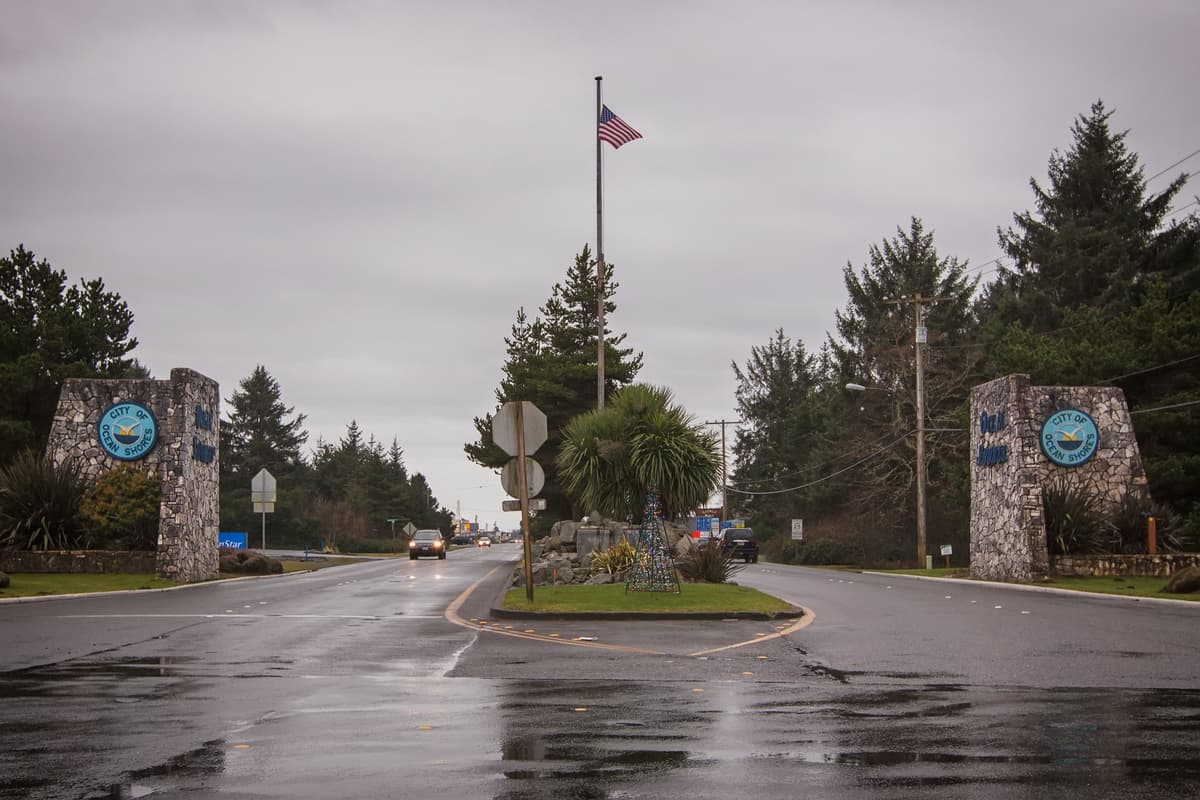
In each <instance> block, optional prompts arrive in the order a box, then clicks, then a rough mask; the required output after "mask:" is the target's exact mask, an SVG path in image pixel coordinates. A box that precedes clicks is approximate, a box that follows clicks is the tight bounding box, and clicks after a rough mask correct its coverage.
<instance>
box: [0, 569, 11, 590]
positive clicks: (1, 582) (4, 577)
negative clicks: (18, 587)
mask: <svg viewBox="0 0 1200 800" xmlns="http://www.w3.org/2000/svg"><path fill="white" fill-rule="evenodd" d="M8 584H9V579H8V574H7V573H4V572H0V589H7V588H8Z"/></svg>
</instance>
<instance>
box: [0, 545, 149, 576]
mask: <svg viewBox="0 0 1200 800" xmlns="http://www.w3.org/2000/svg"><path fill="white" fill-rule="evenodd" d="M154 556H155V554H154V553H151V552H142V551H137V550H0V572H32V573H60V574H61V573H68V574H76V575H82V574H87V575H99V574H104V573H110V572H111V573H135V574H136V573H143V572H154V569H155V561H154Z"/></svg>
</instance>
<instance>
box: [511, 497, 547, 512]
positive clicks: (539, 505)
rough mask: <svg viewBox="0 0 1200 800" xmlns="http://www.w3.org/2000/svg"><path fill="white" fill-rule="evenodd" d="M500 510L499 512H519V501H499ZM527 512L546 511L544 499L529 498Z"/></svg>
mask: <svg viewBox="0 0 1200 800" xmlns="http://www.w3.org/2000/svg"><path fill="white" fill-rule="evenodd" d="M500 510H501V511H520V510H521V501H520V500H501V501H500ZM529 510H530V511H545V510H546V498H544V497H531V498H529Z"/></svg>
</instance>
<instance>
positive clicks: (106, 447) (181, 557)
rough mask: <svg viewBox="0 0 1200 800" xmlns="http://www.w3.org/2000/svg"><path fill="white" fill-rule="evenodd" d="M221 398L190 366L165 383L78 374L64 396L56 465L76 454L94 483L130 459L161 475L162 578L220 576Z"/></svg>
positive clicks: (50, 449)
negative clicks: (95, 377)
mask: <svg viewBox="0 0 1200 800" xmlns="http://www.w3.org/2000/svg"><path fill="white" fill-rule="evenodd" d="M220 401H221V396H220V392H219V389H218V386H217V382H216V381H214V380H212V379H211V378H206V377H205V376H203V375H201V374H200V373H198V372H195V371H193V370H190V369H173V370H171V378H170V380H165V381H158V380H134V379H129V380H125V379H120V380H102V379H71V380H67V381H66V382H65V383H64V384H63V388H62V392H61V393H60V394H59V399H58V409H57V410H56V411H55V414H54V421H53V423H52V425H51V428H50V440H49V443H48V444H47V447H46V453H47V455H48V456H49V457H50V458H51V459H52V460H53V461H54V463H56V464H62V463H63V462H65V461H66V460H67V459H74V460H75V461H76V462H77V463H78V464H79V465H80V468H81V471H82V474H83V476H84V478H85V479H86V480H88V481H89V482H92V481H95V480H96V479H97V478H99V477H100V476H101V475H102V474H104V473H105V472H107V471H109V470H110V469H112V468H114V467H116V466H117V465H119V464H121V463H127V462H128V463H133V464H136V465H138V466H140V467H142V468H144V469H146V470H147V471H149V472H152V473H154V474H155V475H157V476H158V480H159V486H160V487H161V492H162V494H161V502H160V505H159V528H158V553H157V556H156V559H155V560H156V571H157V573H158V575H159V577H162V578H169V579H171V580H177V581H203V580H210V579H213V578H216V577H217V571H218V554H217V533H218V531H217V528H218V526H219V523H220V510H219V491H220V486H219V470H218V461H217V457H218V442H219V426H220V413H219V411H220Z"/></svg>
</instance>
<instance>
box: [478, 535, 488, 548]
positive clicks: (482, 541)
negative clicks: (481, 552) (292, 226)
mask: <svg viewBox="0 0 1200 800" xmlns="http://www.w3.org/2000/svg"><path fill="white" fill-rule="evenodd" d="M475 546H476V547H491V546H492V539H491V537H490V536H480V537H479V538H478V539H476V540H475Z"/></svg>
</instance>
